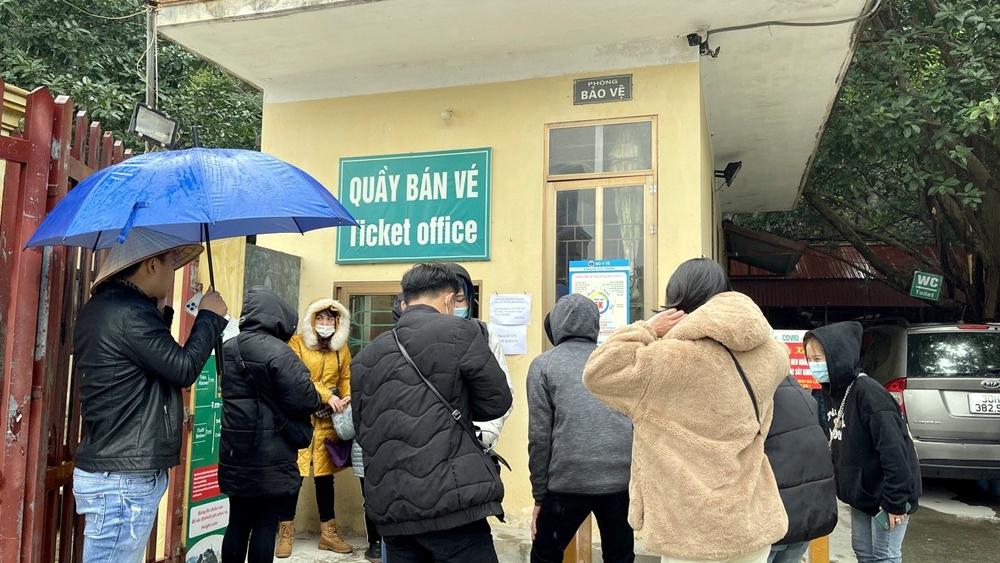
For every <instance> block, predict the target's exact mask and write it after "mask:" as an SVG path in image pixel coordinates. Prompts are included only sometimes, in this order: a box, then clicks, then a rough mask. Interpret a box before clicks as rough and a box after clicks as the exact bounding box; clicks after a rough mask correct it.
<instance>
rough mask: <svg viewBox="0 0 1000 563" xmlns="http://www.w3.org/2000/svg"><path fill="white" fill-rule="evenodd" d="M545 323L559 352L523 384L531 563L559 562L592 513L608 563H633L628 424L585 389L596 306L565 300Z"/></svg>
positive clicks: (578, 298)
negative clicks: (531, 510) (532, 503)
mask: <svg viewBox="0 0 1000 563" xmlns="http://www.w3.org/2000/svg"><path fill="white" fill-rule="evenodd" d="M545 321H546V322H545V325H546V333H547V334H548V336H549V339H550V340H551V341H552V343H553V344H555V346H556V347H555V348H553V349H552V350H549V351H548V352H545V353H543V354H541V355H540V356H538V357H537V358H535V359H534V360H533V361H532V362H531V367H529V368H528V377H527V381H528V468H529V470H530V472H531V494H532V496H533V497H534V499H535V509H534V513H533V514H532V518H531V538H532V544H531V561H532V563H548V562H553V563H559V562H561V561H562V560H563V551H564V550H565V549H566V546H568V545H569V542H570V540H571V539H572V538H573V534H574V533H576V530H577V528H579V527H580V524H582V523H583V521H584V520H585V519H586V518H587V517H588V516H589V515H590V514H591V513H593V514H594V516H595V517H596V519H597V525H598V527H599V528H600V530H601V539H602V548H603V549H602V551H603V553H604V561H605V563H612V562H614V563H618V562H632V561H635V551H634V536H633V533H632V527H631V526H629V523H628V507H629V497H628V483H629V474H630V466H631V461H632V422H631V421H630V420H629V419H628V417H626V416H625V415H623V414H621V413H619V412H617V411H615V410H612V409H611V408H609V407H607V406H605V405H604V404H603V403H601V402H600V401H598V400H597V399H596V398H595V397H594V396H593V395H591V394H590V391H588V390H587V388H586V387H584V386H583V367H584V365H586V363H587V359H588V358H590V354H591V353H592V352H593V351H594V350H595V349H596V348H597V333H598V328H599V325H598V323H599V314H598V311H597V306H596V305H594V302H593V301H591V300H590V299H589V298H587V297H585V296H583V295H577V294H571V295H566V296H564V297H563V298H561V299H559V301H558V302H557V303H556V306H555V308H554V309H552V312H551V313H550V314H549V316H548V317H546V319H545Z"/></svg>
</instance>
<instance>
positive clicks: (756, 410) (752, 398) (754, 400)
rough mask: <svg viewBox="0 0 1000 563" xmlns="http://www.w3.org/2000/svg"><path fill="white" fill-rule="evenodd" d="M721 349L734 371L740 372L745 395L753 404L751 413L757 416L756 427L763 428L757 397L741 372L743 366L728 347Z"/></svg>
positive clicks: (744, 374)
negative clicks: (745, 390) (734, 368)
mask: <svg viewBox="0 0 1000 563" xmlns="http://www.w3.org/2000/svg"><path fill="white" fill-rule="evenodd" d="M722 347H723V348H725V349H726V352H729V357H730V358H732V359H733V363H734V364H736V371H738V372H740V378H742V379H743V386H744V387H746V388H747V395H750V401H751V402H752V403H753V413H754V415H756V416H757V425H758V426H761V427H763V422H762V421H761V419H760V407H759V406H757V396H756V395H754V393H753V387H752V386H751V385H750V380H749V379H747V374H746V373H745V372H744V371H743V366H741V365H740V362H739V360H737V359H736V355H734V354H733V351H732V350H730V349H729V347H728V346H726V345H723V346H722Z"/></svg>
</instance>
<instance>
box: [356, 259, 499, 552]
mask: <svg viewBox="0 0 1000 563" xmlns="http://www.w3.org/2000/svg"><path fill="white" fill-rule="evenodd" d="M402 286H403V297H404V301H405V310H403V311H402V314H401V316H400V318H399V321H398V322H397V323H396V329H395V332H396V333H397V334H398V336H399V341H400V343H401V344H402V346H403V347H404V348H405V349H406V350H407V352H408V354H409V355H410V356H411V357H412V358H413V361H414V363H415V364H416V365H417V367H418V368H419V369H420V371H421V372H422V373H423V375H424V376H426V377H427V379H428V380H429V381H430V383H431V384H432V385H434V387H435V388H436V389H437V391H438V392H439V393H440V394H441V395H442V396H443V397H444V398H445V399H446V400H447V401H449V402H450V403H451V404H452V405H454V407H455V409H457V410H458V411H459V412H460V413H461V417H462V419H464V420H471V421H487V420H493V419H495V418H498V417H500V416H501V415H503V414H504V413H506V412H507V409H509V408H510V405H511V401H512V397H511V392H510V388H509V387H507V379H506V376H505V375H504V372H503V370H502V369H501V368H500V365H499V364H498V363H497V359H496V357H495V356H494V355H493V353H492V352H491V351H490V347H489V345H488V343H487V341H486V334H485V332H484V331H483V329H482V326H481V325H480V323H478V322H475V321H472V320H469V319H463V318H459V317H455V316H454V309H455V294H456V293H458V290H459V280H458V277H457V276H456V275H455V274H454V273H452V272H451V271H450V270H449V269H448V268H447V267H446V266H445V265H443V264H440V263H429V264H418V265H416V266H414V267H413V268H411V269H410V270H409V271H408V272H407V273H406V274H405V275H404V276H403V279H402ZM351 393H352V402H351V404H352V408H353V411H354V412H353V419H354V428H355V429H356V430H357V440H358V441H359V442H360V443H361V451H362V457H363V460H364V471H365V485H364V487H365V490H364V497H365V508H366V510H368V511H370V516H371V519H372V521H373V522H374V523H375V524H376V525H377V526H378V529H379V532H381V534H382V536H383V545H385V546H387V548H388V549H387V552H388V556H389V562H390V563H392V562H393V561H397V560H398V561H414V560H420V561H431V560H433V561H454V562H459V561H477V562H483V563H488V562H490V561H494V562H495V561H496V560H497V556H496V551H495V549H494V548H493V540H492V536H491V533H490V527H489V524H488V523H487V522H486V518H487V517H488V516H491V515H497V516H502V514H503V507H502V506H501V504H500V503H501V501H502V500H503V483H501V481H500V476H499V474H498V472H497V469H496V466H495V465H494V464H493V461H492V460H491V459H490V458H489V456H487V455H486V454H485V453H484V452H483V451H482V449H481V447H480V444H478V443H475V442H474V441H473V439H472V437H471V436H469V435H468V434H467V433H466V431H465V429H463V427H462V426H461V425H460V424H459V423H457V422H456V420H455V419H453V418H452V416H451V413H450V412H449V411H448V409H447V408H445V406H444V405H443V404H442V403H441V402H440V401H439V399H438V398H437V397H436V396H435V395H434V393H433V392H432V391H431V389H430V388H429V387H428V386H427V384H426V383H424V381H423V380H422V379H421V378H420V376H418V375H417V373H416V371H414V370H413V368H411V367H410V366H409V365H408V364H407V363H406V361H405V360H404V358H403V355H402V354H401V352H400V350H399V347H398V346H397V343H396V339H395V337H394V333H393V331H387V332H385V333H383V334H381V335H379V336H378V337H377V338H375V340H374V341H372V343H371V344H369V345H368V346H366V347H365V348H364V349H362V350H361V352H359V353H358V355H357V356H355V357H354V360H353V361H352V362H351Z"/></svg>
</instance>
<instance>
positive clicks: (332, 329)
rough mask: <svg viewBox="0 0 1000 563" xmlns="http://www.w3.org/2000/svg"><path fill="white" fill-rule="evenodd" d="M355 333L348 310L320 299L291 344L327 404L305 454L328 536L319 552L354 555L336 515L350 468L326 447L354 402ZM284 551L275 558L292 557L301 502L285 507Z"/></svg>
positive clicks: (303, 468)
mask: <svg viewBox="0 0 1000 563" xmlns="http://www.w3.org/2000/svg"><path fill="white" fill-rule="evenodd" d="M350 332H351V315H350V312H349V311H348V310H347V308H346V307H344V306H343V305H341V304H340V303H338V302H337V301H334V300H333V299H325V298H322V299H316V300H315V301H313V302H312V303H310V304H309V307H308V308H306V311H305V314H303V315H302V322H301V324H300V325H299V330H298V333H297V334H296V335H295V336H293V337H292V339H291V340H290V341H289V342H288V346H289V347H291V349H292V351H294V352H295V354H296V355H298V357H299V358H300V359H301V360H302V362H303V363H304V364H305V365H306V367H307V368H309V373H310V375H311V377H312V382H313V384H314V385H315V386H316V390H317V391H318V392H319V394H320V397H321V398H322V399H323V402H324V403H326V405H328V406H329V409H327V408H325V407H324V408H323V409H321V410H320V411H318V412H317V413H315V414H313V417H312V423H313V439H312V444H310V446H309V447H308V448H305V449H303V450H299V472H300V474H301V475H302V477H303V478H305V477H308V476H309V473H310V471H311V472H312V474H313V479H314V482H315V484H316V504H317V506H318V507H319V519H320V522H321V529H322V534H321V535H320V538H319V549H321V550H329V551H334V552H336V553H351V552H352V551H353V548H352V547H351V545H350V544H349V543H347V542H345V541H344V540H343V539H341V538H340V534H339V533H338V531H337V520H336V513H335V511H334V493H333V475H334V473H337V472H339V471H342V470H343V469H344V468H342V467H335V466H334V465H333V461H331V460H330V455H329V454H328V453H327V451H326V447H325V446H324V445H323V441H324V440H325V439H327V438H329V439H330V440H334V441H336V440H337V439H338V438H337V431H336V430H334V428H333V419H332V418H331V416H332V414H333V413H341V412H344V410H345V409H347V405H349V404H350V402H351V351H350V350H349V349H348V347H347V339H348V336H349V335H350ZM280 519H281V522H280V527H279V530H278V547H277V549H275V556H277V557H279V558H284V557H288V556H290V555H291V553H292V543H293V541H294V539H295V503H294V502H291V503H289V505H288V506H284V507H282V508H281V515H280Z"/></svg>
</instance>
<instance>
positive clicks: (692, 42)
mask: <svg viewBox="0 0 1000 563" xmlns="http://www.w3.org/2000/svg"><path fill="white" fill-rule="evenodd" d="M687 39H688V45H689V46H691V47H697V46H698V45H701V44H702V43H704V42H705V38H704V37H702V36H701V34H700V33H688V35H687Z"/></svg>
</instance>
